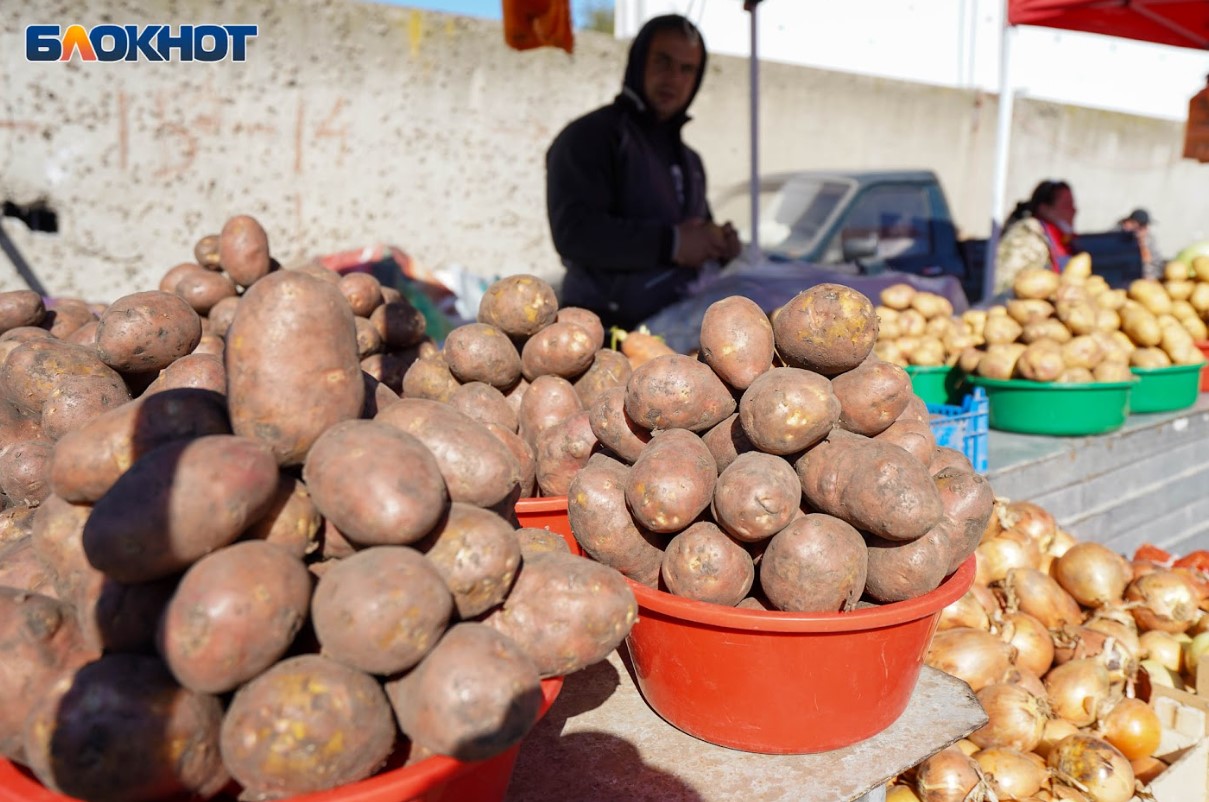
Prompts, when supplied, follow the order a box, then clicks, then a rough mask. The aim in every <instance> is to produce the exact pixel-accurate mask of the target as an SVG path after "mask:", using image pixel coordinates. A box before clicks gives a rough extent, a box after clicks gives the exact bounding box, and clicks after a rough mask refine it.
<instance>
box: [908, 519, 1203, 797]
mask: <svg viewBox="0 0 1209 802" xmlns="http://www.w3.org/2000/svg"><path fill="white" fill-rule="evenodd" d="M976 555H977V561H978V562H977V573H976V579H975V583H974V586H973V587H972V588H971V589H970V591H969V593H967V594H966V595H965V596H963V597H962V598H960V599H958V600H957V601H955V602H954V603H953V604H951V605H949V606H948V607H946V608H945V609H944V610H943V611H942V612H941V615H940V621H939V624H938V627H937V632H936V635H935V637H934V638H933V641H932V645H931V648H930V649H929V651H928V654H927V657H926V662H927V664H928V665H929V666H932V667H933V668H938V669H940V670H942V671H946V672H948V673H950V674H952V675H954V676H956V677H958V678H959V679H961V680H963V681H965V682H966V683H967V684H969V686H970V688H971V689H972V690H973V691H974V692H975V693H976V694H977V697H978V700H979V702H980V703H981V704H982V706H983V709H984V710H985V711H986V713H987V718H988V722H987V724H986V725H985V726H983V727H982V728H981V729H979V730H977V731H975V732H973V733H971V734H970V735H969V736H968V737H967V738H965V739H963V740H961V741H959V742H958V743H957V744H955V745H954V746H952V747H949V748H947V749H945V750H943V751H941V752H940V753H938V754H936V755H934V756H932V757H931V758H929V759H928V760H925V761H924V762H923V763H921V764H920V765H919V766H917V767H916V768H915V769H913V770H912V771H909V772H907V773H906V774H904V775H901V776H900V777H898V778H897V779H896V781H895V783H894V784H892V785H891V786H890V788H889V789H888V795H887V802H982V801H983V800H989V799H996V798H997V799H1000V800H1008V799H1016V800H1024V801H1025V802H1126V800H1129V799H1130V798H1132V797H1133V795H1134V792H1135V786H1136V785H1137V784H1139V783H1147V782H1149V781H1151V780H1152V779H1154V777H1155V776H1157V775H1158V774H1159V773H1161V772H1162V770H1163V769H1165V768H1166V764H1165V763H1163V761H1161V760H1160V759H1158V758H1156V757H1155V751H1156V750H1157V749H1158V746H1159V738H1160V734H1161V726H1160V723H1159V719H1158V717H1157V715H1156V714H1155V712H1154V709H1153V708H1152V707H1151V706H1150V705H1148V704H1147V703H1146V702H1144V701H1142V700H1140V699H1137V698H1134V695H1135V691H1136V689H1137V686H1136V684H1135V680H1136V678H1137V676H1138V672H1139V669H1140V668H1144V669H1146V672H1147V674H1148V676H1149V679H1150V682H1151V683H1161V684H1166V685H1171V686H1174V687H1183V684H1184V683H1187V682H1194V681H1195V674H1194V673H1193V672H1195V668H1196V665H1197V661H1198V660H1199V658H1200V656H1201V655H1202V654H1206V653H1209V614H1207V613H1206V610H1209V562H1205V561H1202V562H1200V563H1196V564H1178V561H1175V560H1174V559H1164V560H1154V559H1138V558H1137V557H1135V559H1134V560H1133V561H1130V560H1128V559H1126V558H1125V557H1123V556H1121V555H1119V554H1117V553H1115V552H1113V551H1112V550H1111V549H1108V548H1106V547H1104V546H1102V545H1100V544H1098V543H1093V542H1079V541H1077V540H1076V539H1075V538H1074V537H1073V536H1072V535H1071V534H1070V533H1069V532H1066V531H1065V530H1063V529H1062V528H1060V527H1059V526H1058V525H1057V523H1056V522H1055V520H1054V518H1053V516H1052V515H1050V514H1049V513H1048V512H1047V511H1046V510H1044V509H1042V508H1041V507H1039V506H1038V505H1036V504H1032V503H1028V502H1005V501H998V502H997V503H996V511H995V514H994V515H992V517H991V521H990V523H989V524H988V526H987V529H986V533H985V534H984V536H983V539H982V542H981V543H980V544H979V546H978V549H977V551H976Z"/></svg>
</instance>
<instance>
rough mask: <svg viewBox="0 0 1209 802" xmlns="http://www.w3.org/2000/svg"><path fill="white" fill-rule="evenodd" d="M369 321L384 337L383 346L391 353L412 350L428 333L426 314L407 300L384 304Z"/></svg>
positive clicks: (372, 314)
mask: <svg viewBox="0 0 1209 802" xmlns="http://www.w3.org/2000/svg"><path fill="white" fill-rule="evenodd" d="M369 320H370V322H371V323H373V324H374V328H376V329H377V330H378V334H379V335H380V336H381V337H382V344H383V346H384V347H385V348H386V349H387V350H391V351H401V350H403V349H404V348H410V347H411V346H413V345H415V344H416V343H418V342H420V341H421V340H423V339H424V337H425V336H426V335H427V332H428V322H427V321H426V320H425V319H424V313H423V312H421V311H420V310H419V309H416V308H415V307H414V306H412V305H411V302H410V301H407V300H405V299H399V300H397V301H387V302H386V303H383V304H382V305H381V306H378V307H377V308H375V309H374V311H373V312H371V313H370V315H369Z"/></svg>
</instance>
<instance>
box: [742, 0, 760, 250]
mask: <svg viewBox="0 0 1209 802" xmlns="http://www.w3.org/2000/svg"><path fill="white" fill-rule="evenodd" d="M759 4H760V0H746V2H745V3H744V7H745V8H746V9H747V11H748V13H749V14H751V54H750V57H749V62H748V63H749V66H748V71H747V72H748V78H749V81H750V87H749V88H748V95H749V96H750V103H751V132H750V136H751V249H752V250H751V253H752V257H753V259H756V260H758V259H759V258H760V58H759V49H758V43H757V41H756V29H757V28H758V26H757V25H756V7H757V6H758V5H759Z"/></svg>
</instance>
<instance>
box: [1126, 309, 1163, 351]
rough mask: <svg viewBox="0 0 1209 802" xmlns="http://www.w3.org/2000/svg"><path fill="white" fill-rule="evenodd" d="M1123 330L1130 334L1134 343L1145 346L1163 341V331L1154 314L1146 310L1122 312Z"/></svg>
mask: <svg viewBox="0 0 1209 802" xmlns="http://www.w3.org/2000/svg"><path fill="white" fill-rule="evenodd" d="M1121 331H1123V332H1125V334H1127V335H1128V336H1129V339H1130V340H1131V341H1132V342H1133V343H1134V345H1139V346H1141V347H1143V348H1148V347H1150V346H1154V345H1158V344H1159V343H1160V342H1162V341H1163V331H1162V329H1161V328H1160V327H1159V321H1158V320H1157V319H1156V318H1155V316H1154V315H1152V314H1150V312H1147V311H1145V310H1125V311H1123V312H1122V313H1121Z"/></svg>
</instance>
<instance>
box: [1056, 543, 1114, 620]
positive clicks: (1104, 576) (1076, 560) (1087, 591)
mask: <svg viewBox="0 0 1209 802" xmlns="http://www.w3.org/2000/svg"><path fill="white" fill-rule="evenodd" d="M1051 573H1052V574H1053V577H1054V580H1055V581H1056V582H1057V583H1058V584H1059V585H1061V586H1062V589H1063V590H1065V591H1066V592H1067V593H1069V594H1070V595H1071V597H1072V598H1073V599H1074V600H1075V601H1077V602H1078V603H1079V604H1081V605H1083V606H1084V607H1093V608H1094V607H1100V606H1101V605H1103V604H1106V603H1108V602H1115V601H1120V600H1121V597H1122V596H1123V595H1124V594H1125V587H1126V585H1128V584H1129V582H1130V580H1132V579H1133V571H1132V568H1131V566H1130V565H1129V562H1128V561H1127V560H1126V559H1125V558H1124V557H1122V556H1121V555H1119V554H1117V553H1116V552H1114V551H1112V550H1111V549H1109V548H1106V547H1104V546H1101V545H1100V544H1099V543H1092V542H1085V543H1076V544H1075V545H1074V546H1072V547H1071V548H1070V549H1069V550H1068V551H1067V552H1066V553H1065V554H1063V555H1062V556H1061V557H1059V558H1058V559H1057V560H1055V561H1054V564H1053V568H1052V570H1051Z"/></svg>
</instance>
